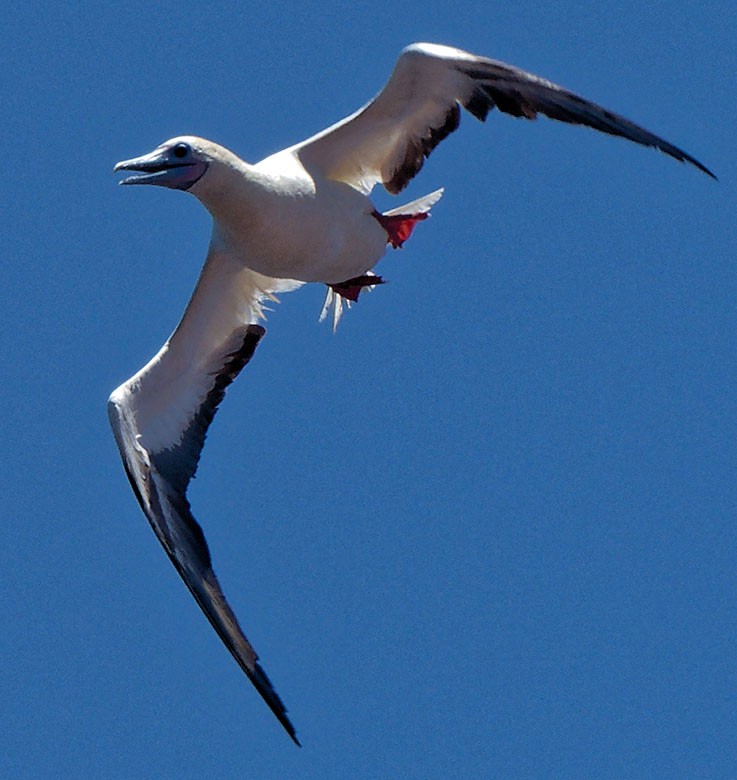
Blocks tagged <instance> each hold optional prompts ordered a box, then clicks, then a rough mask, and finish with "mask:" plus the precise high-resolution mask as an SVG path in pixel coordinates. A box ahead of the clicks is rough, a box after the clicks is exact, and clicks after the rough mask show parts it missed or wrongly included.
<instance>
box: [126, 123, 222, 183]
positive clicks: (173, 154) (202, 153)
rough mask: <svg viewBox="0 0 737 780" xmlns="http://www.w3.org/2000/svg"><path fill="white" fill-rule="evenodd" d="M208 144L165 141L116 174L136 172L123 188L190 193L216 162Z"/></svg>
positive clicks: (189, 139) (185, 138)
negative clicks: (142, 186) (137, 186)
mask: <svg viewBox="0 0 737 780" xmlns="http://www.w3.org/2000/svg"><path fill="white" fill-rule="evenodd" d="M210 146H212V144H209V143H208V142H207V141H205V140H204V139H202V138H195V137H194V136H180V137H178V138H172V139H171V140H169V141H165V142H164V143H163V144H161V146H157V147H156V149H154V150H153V151H152V152H149V153H148V154H144V155H143V156H142V157H134V158H133V159H131V160H123V161H121V162H119V163H118V164H117V165H116V166H115V168H113V170H114V171H136V172H137V173H136V175H134V176H128V177H127V178H125V179H123V180H122V181H121V182H120V184H156V185H158V186H159V187H169V188H171V189H175V190H188V189H189V188H190V187H191V186H192V185H193V184H195V183H196V182H198V181H199V180H200V179H201V178H202V177H203V176H204V175H205V173H206V171H207V169H208V168H209V167H210V164H211V163H212V162H213V156H212V152H211V149H210V148H209V147H210Z"/></svg>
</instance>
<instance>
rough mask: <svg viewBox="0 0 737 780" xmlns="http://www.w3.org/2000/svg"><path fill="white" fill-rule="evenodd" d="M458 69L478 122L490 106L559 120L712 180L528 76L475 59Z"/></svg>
mask: <svg viewBox="0 0 737 780" xmlns="http://www.w3.org/2000/svg"><path fill="white" fill-rule="evenodd" d="M459 70H461V71H462V72H463V73H464V74H465V75H466V76H468V77H469V78H471V79H472V80H473V81H474V88H473V91H472V92H471V94H470V96H469V97H468V98H467V99H466V100H465V101H464V102H463V107H464V108H465V109H466V110H467V111H469V112H470V113H471V114H473V115H474V116H475V117H476V118H477V119H480V120H481V121H484V120H485V119H486V115H487V114H488V112H489V111H491V110H492V109H493V108H498V109H499V110H500V111H501V112H503V113H505V114H510V115H512V116H515V117H522V118H524V119H535V118H536V117H537V115H538V113H540V114H544V115H545V116H547V117H549V118H550V119H555V120H557V121H559V122H567V123H569V124H577V125H585V126H587V127H591V128H593V129H594V130H598V131H599V132H602V133H608V134H609V135H617V136H620V137H622V138H626V139H627V140H629V141H633V142H634V143H637V144H641V145H642V146H650V147H654V148H656V149H659V150H660V151H661V152H664V153H665V154H667V155H669V156H670V157H673V158H674V159H676V160H678V161H679V162H687V163H689V164H691V165H693V166H695V167H696V168H698V169H699V170H700V171H702V172H703V173H705V174H706V175H707V176H710V177H711V178H712V179H716V178H717V177H716V176H715V175H714V173H713V172H712V171H710V170H709V169H708V168H707V167H706V166H705V165H704V164H703V163H701V162H699V161H698V160H697V159H696V158H695V157H692V156H691V155H690V154H688V152H684V151H683V149H679V148H678V147H677V146H674V145H673V144H671V143H669V142H668V141H666V140H665V139H664V138H661V137H660V136H657V135H655V134H654V133H651V132H650V131H649V130H646V129H645V128H644V127H641V126H640V125H637V124H635V123H634V122H631V121H630V120H629V119H627V118H625V117H623V116H621V115H620V114H616V113H614V112H613V111H609V110H608V109H606V108H604V107H603V106H600V105H598V104H596V103H593V102H592V101H590V100H587V99H586V98H583V97H581V96H580V95H576V94H575V93H573V92H570V91H569V90H567V89H565V88H564V87H561V86H559V85H557V84H553V83H552V82H549V81H547V80H545V79H541V78H539V77H538V76H535V75H534V74H532V73H528V72H526V71H523V70H520V69H519V68H515V67H514V66H512V65H507V64H505V63H503V62H497V61H495V60H485V59H481V58H479V61H478V62H476V63H474V64H473V65H470V66H465V67H463V66H462V67H460V68H459Z"/></svg>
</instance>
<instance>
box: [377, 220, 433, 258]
mask: <svg viewBox="0 0 737 780" xmlns="http://www.w3.org/2000/svg"><path fill="white" fill-rule="evenodd" d="M373 214H374V217H375V218H376V220H377V221H378V222H379V224H380V225H381V227H383V228H384V230H386V233H387V239H386V243H387V244H391V245H392V246H393V247H394V249H397V248H399V247H400V246H402V244H403V243H404V242H405V241H406V240H407V239H408V238H409V237H410V236H411V235H412V231H413V230H414V228H415V225H416V224H417V223H418V222H422V220H423V219H427V218H428V217H429V216H430V214H429V212H424V213H421V214H392V215H391V216H390V215H387V214H381V213H379V212H378V211H374V212H373Z"/></svg>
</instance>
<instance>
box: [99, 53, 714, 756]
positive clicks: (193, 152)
mask: <svg viewBox="0 0 737 780" xmlns="http://www.w3.org/2000/svg"><path fill="white" fill-rule="evenodd" d="M495 107H496V108H498V109H499V110H500V111H502V112H504V113H507V114H511V115H512V116H515V117H523V118H525V119H535V118H536V117H537V115H538V114H544V115H545V116H548V117H550V118H552V119H557V120H560V121H562V122H568V123H571V124H580V125H586V126H588V127H592V128H594V129H595V130H600V131H602V132H604V133H609V134H611V135H618V136H622V137H623V138H627V139H629V140H630V141H634V142H636V143H639V144H642V145H643V146H652V147H655V148H656V149H659V150H660V151H662V152H664V153H665V154H668V155H670V156H671V157H674V158H675V159H676V160H680V161H681V162H688V163H690V164H692V165H694V166H696V167H697V168H699V169H700V170H702V171H704V172H705V173H707V174H708V175H709V176H712V177H713V176H714V175H713V174H712V173H711V171H709V170H708V168H706V167H705V166H704V165H702V164H701V163H700V162H699V161H698V160H696V159H695V158H693V157H692V156H691V155H689V154H687V153H686V152H684V151H683V150H681V149H679V148H678V147H676V146H673V145H672V144H670V143H668V141H665V140H664V139H662V138H660V137H658V136H656V135H654V134H653V133H651V132H649V131H648V130H645V129H644V128H642V127H639V126H638V125H636V124H634V123H633V122H630V121H629V120H628V119H625V118H624V117H622V116H619V115H617V114H614V113H612V112H611V111H608V110H607V109H605V108H602V107H601V106H598V105H596V104H595V103H591V102H590V101H588V100H585V99H584V98H581V97H579V96H577V95H575V94H573V93H572V92H569V91H568V90H566V89H563V88H562V87H559V86H557V85H555V84H553V83H551V82H550V81H546V80H545V79H542V78H540V77H538V76H535V75H533V74H531V73H527V72H525V71H522V70H519V69H518V68H515V67H512V66H510V65H506V64H504V63H502V62H498V61H495V60H490V59H487V58H485V57H479V56H476V55H473V54H469V53H468V52H465V51H461V50H460V49H454V48H450V47H447V46H440V45H437V44H427V43H419V44H413V45H411V46H408V47H407V48H406V49H404V51H403V52H402V54H401V56H400V57H399V60H398V61H397V64H396V66H395V68H394V72H393V73H392V75H391V78H390V79H389V81H388V82H387V84H386V86H385V87H384V89H383V90H382V91H381V92H380V93H379V94H378V95H377V97H376V98H375V99H374V100H372V101H371V102H370V103H368V104H367V105H366V106H364V107H363V108H361V109H360V110H358V111H357V112H356V113H354V114H352V115H351V116H349V117H347V118H346V119H344V120H342V121H341V122H338V123H337V124H335V125H333V126H332V127H329V128H328V129H326V130H323V131H322V132H320V133H318V134H317V135H315V136H312V137H311V138H309V139H307V140H306V141H303V142H301V143H299V144H297V145H296V146H292V147H290V148H288V149H285V150H283V151H281V152H278V153H276V154H274V155H271V156H270V157H267V158H266V159H265V160H262V161H261V162H259V163H257V164H256V165H250V164H248V163H246V162H244V161H243V160H241V159H240V158H239V157H237V156H236V155H235V154H233V153H232V152H230V151H228V150H227V149H225V148H224V147H222V146H219V145H217V144H215V143H212V142H210V141H206V140H204V139H202V138H197V137H194V136H181V137H178V138H174V139H172V140H170V141H167V142H166V143H164V144H162V145H161V146H159V147H157V148H156V149H154V151H153V152H151V153H149V154H147V155H144V156H143V157H137V158H135V159H132V160H125V161H123V162H120V163H118V164H117V165H116V166H115V170H116V171H121V170H124V171H133V172H135V173H134V175H132V176H129V177H128V178H126V179H123V180H122V181H121V182H120V183H121V184H156V185H159V186H162V187H169V188H172V189H179V190H186V191H188V192H191V193H192V194H193V195H195V196H196V197H197V198H198V199H199V200H200V201H201V202H202V204H203V205H204V206H205V207H206V208H207V209H208V210H209V212H210V214H211V215H212V220H213V226H212V236H211V240H210V247H209V251H208V255H207V259H206V261H205V265H204V268H203V269H202V273H201V275H200V278H199V281H198V282H197V286H196V288H195V290H194V293H193V295H192V298H191V300H190V302H189V304H188V305H187V308H186V310H185V312H184V316H183V317H182V320H181V322H180V323H179V325H178V326H177V328H176V329H175V331H174V333H173V334H172V336H171V337H170V338H169V339H168V341H167V342H166V343H165V344H164V346H163V347H162V348H161V350H160V351H159V352H158V353H157V354H156V355H155V356H154V358H152V360H151V361H150V362H149V363H147V364H146V365H145V366H144V367H143V368H142V369H141V370H140V371H139V372H138V373H136V374H135V375H134V376H132V377H131V378H130V379H128V380H127V381H126V382H124V383H123V384H122V385H121V386H120V387H118V388H117V389H116V390H115V391H114V392H113V393H112V395H111V396H110V400H109V402H108V410H109V415H110V422H111V424H112V428H113V431H114V433H115V438H116V441H117V443H118V447H119V448H120V453H121V456H122V459H123V464H124V466H125V470H126V473H127V475H128V478H129V479H130V482H131V485H132V486H133V491H134V493H135V494H136V497H137V498H138V502H139V503H140V505H141V507H142V509H143V511H144V513H145V514H146V517H147V518H148V520H149V522H150V524H151V526H152V527H153V529H154V531H155V533H156V535H157V537H158V538H159V541H160V542H161V544H162V545H163V547H164V549H165V550H166V552H167V554H168V555H169V557H170V558H171V560H172V563H173V564H174V566H175V567H176V569H177V571H178V572H179V574H180V576H181V577H182V579H183V580H184V582H185V583H186V585H187V587H188V588H189V589H190V591H191V592H192V595H193V596H194V597H195V599H196V601H197V603H198V604H199V605H200V607H201V608H202V610H203V612H204V613H205V615H207V618H208V619H209V620H210V622H211V623H212V625H213V627H214V628H215V630H216V631H217V633H218V635H219V636H220V638H221V639H222V641H223V642H224V643H225V645H226V646H227V648H228V650H230V652H231V653H232V655H233V656H234V657H235V659H236V661H237V662H238V664H239V665H240V667H241V668H242V669H243V671H244V672H245V673H246V675H247V676H248V678H249V679H250V680H251V682H252V683H253V684H254V685H255V687H256V689H257V690H258V692H259V693H260V694H261V696H262V697H263V698H264V700H265V701H266V703H267V704H268V705H269V707H270V708H271V709H272V711H273V712H274V714H275V715H276V717H277V718H278V719H279V721H280V722H281V724H282V725H283V726H284V728H285V729H286V730H287V732H288V733H289V734H290V736H291V737H292V739H293V740H294V741H295V742H297V738H296V736H295V731H294V728H293V726H292V724H291V723H290V721H289V719H288V717H287V715H286V709H285V707H284V705H283V703H282V701H281V699H280V698H279V696H278V695H277V694H276V691H275V690H274V688H273V686H272V684H271V682H270V681H269V679H268V677H267V676H266V674H265V672H264V670H263V669H262V667H261V666H260V664H259V662H258V656H257V654H256V652H255V650H254V649H253V647H252V646H251V644H250V643H249V642H248V640H247V639H246V637H245V636H244V634H243V632H242V630H241V628H240V626H239V624H238V621H237V619H236V617H235V615H234V614H233V611H232V610H231V608H230V606H229V605H228V602H227V600H226V599H225V596H224V594H223V592H222V590H221V589H220V585H219V583H218V581H217V578H216V577H215V573H214V571H213V569H212V565H211V561H210V554H209V551H208V547H207V543H206V541H205V537H204V535H203V532H202V529H201V528H200V526H199V525H198V524H197V522H196V521H195V519H194V517H193V516H192V513H191V511H190V505H189V502H188V501H187V498H186V490H187V485H188V484H189V481H190V480H191V479H192V477H193V476H194V473H195V471H196V469H197V463H198V460H199V457H200V452H201V450H202V447H203V444H204V441H205V435H206V432H207V428H208V426H209V425H210V423H211V422H212V418H213V416H214V415H215V412H216V411H217V407H218V404H219V403H220V401H221V400H222V399H223V396H224V394H225V389H226V388H227V386H228V385H229V384H230V383H231V382H232V381H233V380H234V379H235V378H236V376H237V375H238V373H239V372H240V371H241V369H242V368H243V367H244V366H245V365H246V364H247V363H248V361H249V360H250V359H251V357H252V356H253V353H254V350H255V349H256V346H257V345H258V343H259V341H260V340H261V338H262V337H263V335H264V329H263V328H262V327H261V326H260V325H258V324H257V321H258V320H259V319H261V317H262V303H263V301H264V300H266V299H273V297H274V295H275V294H276V293H279V292H286V291H289V290H293V289H295V288H296V287H299V286H300V285H301V284H302V283H305V282H321V283H323V284H325V285H327V288H328V291H327V299H326V302H325V307H324V308H323V316H324V315H325V313H326V312H327V311H328V309H329V307H330V306H331V305H332V307H333V325H334V327H335V326H336V325H337V322H338V320H339V318H340V315H341V310H342V304H343V302H344V301H345V302H347V303H348V304H350V302H351V301H354V300H356V299H357V298H358V295H359V293H360V292H361V291H362V290H363V289H364V288H367V287H368V288H371V287H374V286H375V285H377V284H380V283H381V282H382V279H381V277H380V276H377V275H375V273H374V272H373V270H372V269H373V268H374V266H375V265H376V263H377V262H378V261H379V259H380V258H381V257H382V255H383V254H384V252H385V250H386V248H387V246H388V245H391V246H393V247H398V246H401V245H402V244H403V243H404V241H406V240H407V238H408V237H409V235H410V234H411V232H412V230H413V228H414V226H415V225H416V223H417V222H419V221H421V220H423V219H425V218H426V217H427V216H428V213H429V210H430V207H431V206H432V205H433V204H434V203H435V202H436V201H437V200H438V199H439V198H440V196H441V194H442V190H438V191H436V192H434V193H431V194H430V195H427V196H425V197H424V198H420V199H419V200H416V201H413V202H412V203H410V204H407V205H406V206H403V207H400V208H396V209H392V210H391V211H389V212H385V213H380V212H379V211H378V210H377V209H376V208H375V207H374V205H373V204H372V202H371V200H370V199H369V197H368V196H369V194H370V192H371V190H372V189H373V188H374V186H375V185H376V184H382V185H383V186H384V187H385V189H386V190H388V191H389V192H390V193H392V194H396V193H399V192H401V191H402V190H403V189H404V188H405V187H406V185H407V184H408V182H409V181H410V180H411V179H412V178H413V177H414V176H415V175H416V174H417V173H418V172H419V170H420V169H421V168H422V165H423V163H424V161H425V158H426V157H428V156H429V154H430V152H432V150H433V149H434V148H435V147H436V146H437V145H438V143H440V141H442V140H443V139H444V138H446V137H447V136H448V135H449V134H450V133H452V132H453V131H454V130H455V129H456V128H457V127H458V124H459V121H460V116H461V108H464V109H466V110H467V111H468V112H469V113H471V114H472V115H473V116H474V117H476V118H477V119H479V120H481V121H484V120H485V119H486V117H487V114H488V113H489V112H490V111H491V110H492V109H493V108H495ZM297 744H299V743H298V742H297Z"/></svg>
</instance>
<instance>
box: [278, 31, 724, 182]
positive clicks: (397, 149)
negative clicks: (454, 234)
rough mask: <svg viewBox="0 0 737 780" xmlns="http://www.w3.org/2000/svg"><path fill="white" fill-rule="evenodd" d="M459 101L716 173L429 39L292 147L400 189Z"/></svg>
mask: <svg viewBox="0 0 737 780" xmlns="http://www.w3.org/2000/svg"><path fill="white" fill-rule="evenodd" d="M460 106H463V107H464V108H465V109H467V110H468V111H469V112H470V113H471V114H473V115H474V116H475V117H476V118H477V119H480V120H481V121H484V120H485V119H486V116H487V114H488V113H489V111H490V110H491V109H493V108H494V107H496V108H498V109H499V110H500V111H503V112H505V113H507V114H511V115H512V116H516V117H524V118H526V119H535V118H536V117H537V115H538V113H541V114H545V115H546V116H548V117H550V118H551V119H557V120H559V121H561V122H570V123H572V124H580V125H586V126H588V127H592V128H594V129H595V130H600V131H601V132H604V133H609V134H611V135H618V136H622V137H623V138H627V139H629V140H630V141H634V142H635V143H638V144H642V145H643V146H653V147H655V148H656V149H660V151H662V152H665V153H666V154H668V155H670V156H671V157H674V158H675V159H676V160H680V161H681V162H689V163H691V164H692V165H695V166H696V167H697V168H699V169H701V170H702V171H704V172H705V173H707V174H709V176H712V177H714V174H713V173H712V172H711V171H710V170H709V169H708V168H706V167H705V166H704V165H702V164H701V163H700V162H699V161H698V160H696V159H695V158H693V157H691V155H689V154H687V153H686V152H684V151H683V150H682V149H679V148H678V147H676V146H673V144H670V143H668V141H665V140H664V139H662V138H660V137H658V136H657V135H654V134H653V133H651V132H649V131H648V130H645V129H644V128H642V127H639V126H638V125H636V124H634V123H633V122H630V121H629V120H628V119H625V118H624V117H622V116H619V115H618V114H614V113H612V112H611V111H608V110H607V109H605V108H602V107H601V106H598V105H596V104H595V103H591V102H590V101H588V100H585V99H584V98H582V97H579V96H578V95H575V94H573V93H572V92H569V91H568V90H566V89H563V87H559V86H557V85H556V84H553V83H552V82H550V81H546V80H545V79H542V78H540V77H539V76H535V75H533V74H532V73H527V72H525V71H523V70H520V69H519V68H515V67H513V66H511V65H506V64H505V63H503V62H497V61H496V60H490V59H487V58H485V57H478V56H476V55H474V54H469V53H468V52H465V51H462V50H460V49H454V48H451V47H449V46H439V45H437V44H429V43H415V44H412V45H411V46H408V47H407V48H406V49H404V51H403V52H402V54H401V56H400V57H399V60H398V61H397V64H396V66H395V68H394V72H393V73H392V75H391V78H390V79H389V81H388V82H387V84H386V86H385V87H384V89H383V90H382V91H381V92H380V93H379V94H378V95H377V96H376V98H375V99H374V100H373V101H371V102H370V103H369V104H368V105H366V106H364V107H363V108H362V109H360V110H359V111H357V112H356V113H355V114H353V115H352V116H349V117H347V118H346V119H344V120H343V121H342V122H338V123H337V124H336V125H333V126H332V127H329V128H328V129H327V130H324V131H322V132H321V133H318V134H317V135H315V136H313V137H312V138H309V139H307V140H306V141H303V142H302V143H300V144H297V145H296V146H294V147H292V148H291V149H289V150H288V151H290V152H291V153H294V154H297V155H298V156H299V158H300V160H301V161H302V164H303V165H304V166H305V167H306V168H307V169H308V170H310V171H313V172H320V173H321V174H322V175H323V176H326V177H327V178H331V179H335V180H337V181H343V182H346V183H347V184H350V185H351V186H353V187H355V188H356V189H358V190H360V191H361V192H365V193H368V192H370V191H371V189H372V188H373V186H374V185H375V184H378V183H382V184H383V185H384V186H385V187H386V189H387V190H388V191H389V192H391V193H397V192H400V191H401V190H402V189H404V187H405V186H406V185H407V183H408V182H409V181H410V179H412V177H413V176H415V174H416V173H417V172H418V171H419V170H420V168H422V165H423V163H424V161H425V158H426V157H428V156H429V154H430V152H431V151H432V150H433V149H434V148H435V147H436V146H437V145H438V144H439V143H440V141H442V140H443V139H444V138H446V137H447V136H448V135H450V133H452V132H453V131H454V130H455V129H456V128H457V127H458V124H459V122H460V114H461V112H460ZM714 178H716V177H714Z"/></svg>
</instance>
